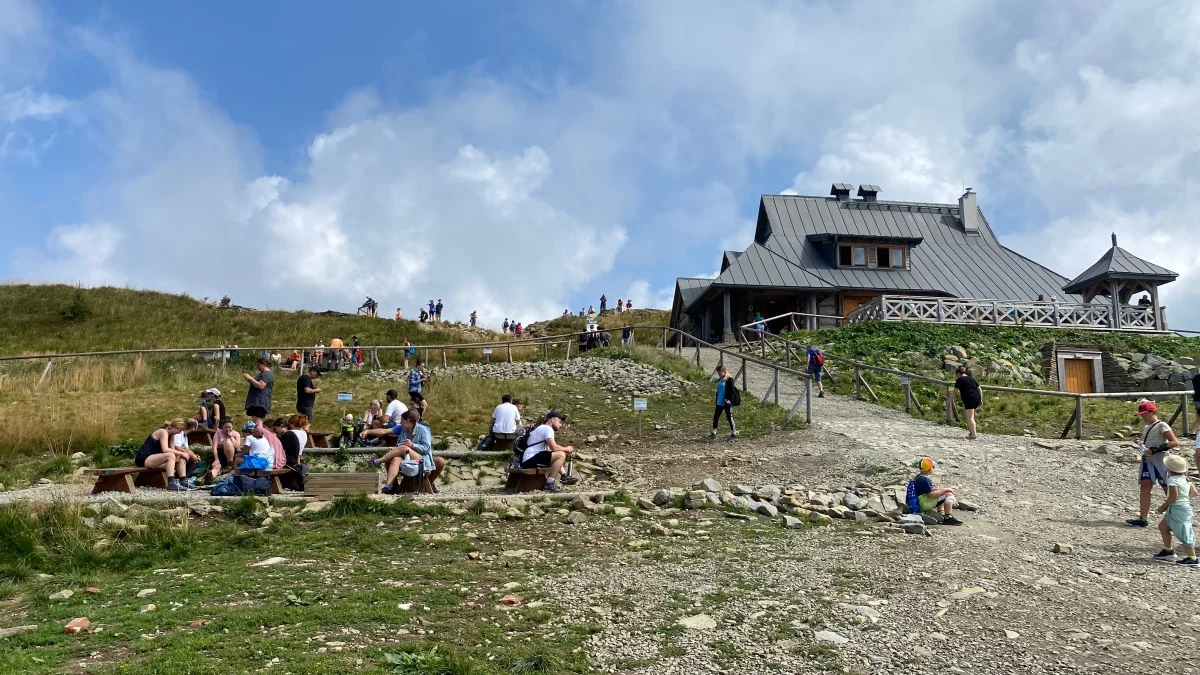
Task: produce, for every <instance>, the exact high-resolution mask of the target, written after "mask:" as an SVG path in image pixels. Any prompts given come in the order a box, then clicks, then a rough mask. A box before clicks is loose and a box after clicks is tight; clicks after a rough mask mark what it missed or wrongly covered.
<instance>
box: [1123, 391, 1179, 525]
mask: <svg viewBox="0 0 1200 675" xmlns="http://www.w3.org/2000/svg"><path fill="white" fill-rule="evenodd" d="M1137 416H1138V417H1140V418H1142V421H1143V422H1145V423H1146V428H1145V429H1143V430H1142V434H1141V436H1134V437H1133V439H1134V441H1136V442H1137V444H1138V450H1139V451H1140V452H1141V455H1142V467H1141V473H1140V474H1139V476H1138V487H1139V488H1140V492H1139V493H1138V517H1137V518H1130V519H1129V520H1126V521H1125V522H1126V523H1129V524H1130V525H1132V526H1134V527H1147V526H1148V525H1149V524H1150V521H1148V520H1146V517H1147V516H1148V515H1150V493H1151V491H1152V490H1153V489H1154V485H1153V484H1154V483H1158V485H1159V487H1161V488H1162V489H1163V492H1164V493H1165V492H1166V491H1167V467H1166V464H1164V463H1163V461H1164V460H1165V459H1166V458H1167V455H1168V454H1169V453H1170V451H1171V450H1173V449H1174V448H1178V447H1179V439H1178V438H1176V437H1175V432H1174V431H1171V425H1170V424H1167V423H1166V422H1164V421H1162V420H1160V419H1158V406H1156V405H1154V401H1146V400H1143V401H1140V402H1139V403H1138V408H1137Z"/></svg>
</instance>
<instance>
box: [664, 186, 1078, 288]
mask: <svg viewBox="0 0 1200 675" xmlns="http://www.w3.org/2000/svg"><path fill="white" fill-rule="evenodd" d="M958 211H959V207H958V205H957V204H929V203H921V202H890V201H875V202H866V201H857V200H853V201H838V200H837V199H835V198H828V197H802V196H792V195H763V197H762V201H761V202H760V204H759V222H758V226H757V228H756V233H755V243H754V244H753V245H751V247H750V248H749V249H747V250H746V253H745V254H743V255H742V256H741V257H739V258H738V259H737V261H736V263H735V264H731V265H730V266H729V267H728V269H726V270H725V271H723V272H722V273H721V275H720V276H719V277H717V278H716V279H714V280H713V282H712V284H710V286H709V289H713V288H718V287H722V286H735V287H739V286H740V287H746V286H751V287H785V288H812V289H827V290H836V289H843V290H851V289H861V290H864V291H881V292H885V293H897V294H902V293H913V292H920V293H941V294H945V295H948V296H953V297H960V298H982V299H997V300H1026V299H1028V300H1033V299H1035V298H1037V296H1039V295H1042V296H1047V297H1048V296H1051V295H1060V296H1061V294H1062V288H1063V284H1064V283H1065V282H1066V278H1065V277H1063V276H1061V275H1059V274H1057V273H1055V272H1053V271H1051V270H1049V269H1047V268H1046V267H1043V266H1042V265H1039V264H1038V263H1036V262H1033V261H1032V260H1029V259H1028V258H1026V257H1024V256H1022V255H1020V254H1018V253H1016V252H1015V251H1012V250H1009V249H1007V248H1005V247H1004V246H1002V245H1001V244H1000V242H999V241H998V240H997V239H996V236H995V234H994V233H993V232H992V230H991V227H990V226H989V225H988V224H987V220H986V219H985V218H984V217H983V214H982V212H980V213H979V219H980V222H981V223H982V227H981V228H980V232H979V234H978V235H972V236H968V235H967V234H966V233H965V232H964V231H963V226H962V223H961V221H960V219H959V213H958ZM814 234H817V235H821V234H829V235H836V236H837V237H838V238H854V237H860V238H863V239H868V240H869V239H875V240H888V239H890V240H894V241H905V240H909V241H911V240H918V239H919V240H920V243H919V244H916V245H913V246H912V247H911V248H910V249H909V268H908V269H904V270H898V269H879V268H839V267H837V265H836V264H835V260H834V259H833V258H832V256H831V255H826V254H825V253H822V250H821V245H820V244H819V243H818V242H815V241H809V235H814ZM817 239H820V237H817ZM699 297H700V296H697V298H699ZM1064 299H1066V298H1064ZM685 307H686V305H685Z"/></svg>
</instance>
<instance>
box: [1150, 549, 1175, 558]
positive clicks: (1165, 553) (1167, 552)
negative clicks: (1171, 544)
mask: <svg viewBox="0 0 1200 675" xmlns="http://www.w3.org/2000/svg"><path fill="white" fill-rule="evenodd" d="M1174 557H1175V551H1172V550H1171V549H1169V548H1164V549H1163V550H1161V551H1159V552H1158V553H1155V554H1154V559H1155V560H1170V559H1171V558H1174Z"/></svg>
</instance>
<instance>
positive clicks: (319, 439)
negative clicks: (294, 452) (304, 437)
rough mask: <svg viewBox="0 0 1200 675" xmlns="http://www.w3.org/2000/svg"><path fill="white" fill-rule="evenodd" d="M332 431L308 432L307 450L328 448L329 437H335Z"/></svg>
mask: <svg viewBox="0 0 1200 675" xmlns="http://www.w3.org/2000/svg"><path fill="white" fill-rule="evenodd" d="M333 435H334V434H333V432H331V431H310V432H308V443H307V444H305V446H304V447H306V448H328V447H329V437H330V436H333Z"/></svg>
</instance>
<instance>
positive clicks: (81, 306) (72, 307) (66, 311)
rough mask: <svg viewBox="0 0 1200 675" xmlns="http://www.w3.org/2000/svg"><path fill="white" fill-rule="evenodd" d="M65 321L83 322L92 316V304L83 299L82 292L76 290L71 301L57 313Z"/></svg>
mask: <svg viewBox="0 0 1200 675" xmlns="http://www.w3.org/2000/svg"><path fill="white" fill-rule="evenodd" d="M59 314H61V315H62V318H64V319H66V320H67V321H83V320H84V319H86V318H88V317H90V316H91V315H92V303H90V302H88V299H87V298H86V297H84V295H83V290H81V289H78V288H76V289H75V293H74V294H72V295H71V301H70V302H68V303H67V305H66V306H65V307H63V308H62V310H61V311H60V312H59Z"/></svg>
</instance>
